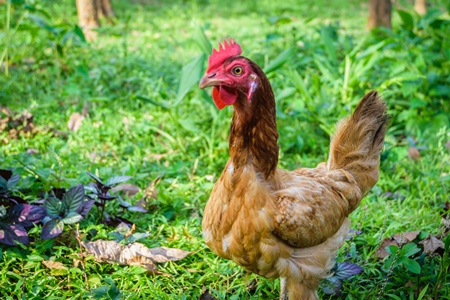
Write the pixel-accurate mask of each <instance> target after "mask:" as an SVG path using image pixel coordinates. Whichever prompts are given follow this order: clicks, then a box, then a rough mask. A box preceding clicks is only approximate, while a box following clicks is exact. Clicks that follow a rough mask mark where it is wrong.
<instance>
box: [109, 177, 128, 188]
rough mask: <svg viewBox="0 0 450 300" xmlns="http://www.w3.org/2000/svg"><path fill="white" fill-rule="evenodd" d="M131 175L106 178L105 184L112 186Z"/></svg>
mask: <svg viewBox="0 0 450 300" xmlns="http://www.w3.org/2000/svg"><path fill="white" fill-rule="evenodd" d="M130 179H131V176H113V177H111V178H108V180H106V182H105V185H107V186H113V185H116V184H119V183H122V182H125V181H127V180H130Z"/></svg>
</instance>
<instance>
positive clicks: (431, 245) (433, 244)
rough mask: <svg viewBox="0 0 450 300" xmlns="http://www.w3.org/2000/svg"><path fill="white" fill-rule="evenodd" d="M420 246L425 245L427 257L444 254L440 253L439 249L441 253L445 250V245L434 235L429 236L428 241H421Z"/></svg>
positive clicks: (424, 249)
mask: <svg viewBox="0 0 450 300" xmlns="http://www.w3.org/2000/svg"><path fill="white" fill-rule="evenodd" d="M419 244H421V245H423V251H424V252H425V254H427V255H431V254H442V253H438V249H441V251H443V250H444V249H445V248H444V243H443V242H442V241H441V240H439V239H438V238H436V237H435V236H434V235H430V236H428V237H427V238H426V239H424V240H423V241H421V242H420V243H419Z"/></svg>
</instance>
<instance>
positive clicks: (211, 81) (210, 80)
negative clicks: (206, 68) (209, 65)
mask: <svg viewBox="0 0 450 300" xmlns="http://www.w3.org/2000/svg"><path fill="white" fill-rule="evenodd" d="M215 75H216V74H212V75H211V74H205V76H203V78H202V79H201V80H200V83H199V84H198V87H199V88H201V89H204V88H207V87H209V86H215V85H220V84H221V83H223V82H224V80H222V79H219V78H214V76H215Z"/></svg>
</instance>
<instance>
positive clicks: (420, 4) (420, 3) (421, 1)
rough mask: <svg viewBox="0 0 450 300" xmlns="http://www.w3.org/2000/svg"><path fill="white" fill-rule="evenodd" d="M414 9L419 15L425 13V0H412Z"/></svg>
mask: <svg viewBox="0 0 450 300" xmlns="http://www.w3.org/2000/svg"><path fill="white" fill-rule="evenodd" d="M414 10H415V11H416V12H417V13H418V14H419V15H424V14H426V13H427V0H416V1H415V2H414Z"/></svg>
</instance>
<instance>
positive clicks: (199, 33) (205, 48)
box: [193, 25, 212, 55]
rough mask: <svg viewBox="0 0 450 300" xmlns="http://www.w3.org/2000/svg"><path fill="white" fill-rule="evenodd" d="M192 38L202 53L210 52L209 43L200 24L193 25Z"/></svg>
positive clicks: (207, 53) (208, 53)
mask: <svg viewBox="0 0 450 300" xmlns="http://www.w3.org/2000/svg"><path fill="white" fill-rule="evenodd" d="M193 38H194V41H195V42H196V43H197V45H198V47H199V48H200V50H201V51H202V52H203V53H204V54H206V55H210V54H211V53H212V46H211V43H210V42H209V40H208V38H207V37H206V35H205V33H204V32H203V29H202V27H201V26H200V25H195V28H194V36H193Z"/></svg>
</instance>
